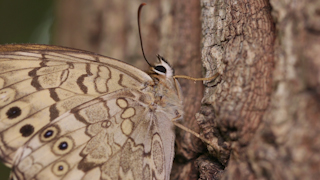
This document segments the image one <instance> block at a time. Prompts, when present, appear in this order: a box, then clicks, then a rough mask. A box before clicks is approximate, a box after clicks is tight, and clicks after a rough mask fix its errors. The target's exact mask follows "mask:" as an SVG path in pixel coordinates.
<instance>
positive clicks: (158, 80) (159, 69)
mask: <svg viewBox="0 0 320 180" xmlns="http://www.w3.org/2000/svg"><path fill="white" fill-rule="evenodd" d="M158 58H159V61H160V63H159V64H157V65H155V66H154V67H152V68H151V71H150V72H149V73H148V74H149V75H150V77H151V78H152V79H153V81H154V85H152V87H153V88H152V94H154V98H155V101H154V103H155V105H156V106H160V107H161V109H160V110H162V111H163V112H166V114H167V115H168V116H170V117H169V118H170V119H181V118H182V117H183V105H182V102H183V97H182V93H181V88H180V84H179V82H178V81H177V80H176V79H174V78H173V75H174V71H173V69H172V68H171V67H170V65H169V64H168V63H167V62H166V61H165V60H164V59H163V58H162V57H161V56H158Z"/></svg>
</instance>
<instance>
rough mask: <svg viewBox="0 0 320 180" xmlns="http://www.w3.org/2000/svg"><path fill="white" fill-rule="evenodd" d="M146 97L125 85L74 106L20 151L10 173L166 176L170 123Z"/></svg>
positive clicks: (33, 175) (170, 152)
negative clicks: (153, 107)
mask: <svg viewBox="0 0 320 180" xmlns="http://www.w3.org/2000/svg"><path fill="white" fill-rule="evenodd" d="M150 100H151V96H149V95H148V94H145V93H142V92H140V91H137V90H128V89H125V90H120V91H117V92H113V93H110V94H107V95H104V96H100V97H98V98H96V99H93V100H90V101H88V102H86V103H84V104H82V105H80V106H77V107H75V108H72V109H71V110H70V111H68V112H66V113H64V114H63V115H61V116H59V117H58V118H56V119H54V120H53V121H52V122H50V123H49V124H48V125H46V126H45V127H44V128H43V129H41V130H40V131H39V132H37V133H36V134H34V135H33V136H32V138H31V139H30V140H29V141H28V142H27V143H26V144H25V145H24V146H23V147H21V148H20V149H19V150H18V151H20V152H22V153H20V155H19V157H18V158H16V160H15V162H14V170H13V173H14V176H15V177H16V178H17V179H32V178H35V179H90V180H94V179H169V175H170V173H169V172H170V171H171V162H172V158H173V143H174V131H173V126H172V123H171V122H170V120H169V119H167V116H166V115H165V114H162V113H159V112H158V113H154V112H152V110H151V109H150ZM161 129H166V130H167V131H166V132H164V131H161ZM168 129H171V130H169V131H168ZM164 142H166V143H164ZM168 162H170V163H168ZM49 175H52V176H49Z"/></svg>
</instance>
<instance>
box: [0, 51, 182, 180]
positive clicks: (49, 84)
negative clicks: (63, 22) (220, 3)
mask: <svg viewBox="0 0 320 180" xmlns="http://www.w3.org/2000/svg"><path fill="white" fill-rule="evenodd" d="M158 58H159V64H157V65H155V66H154V67H153V68H152V69H151V71H150V73H149V74H147V73H145V72H143V71H141V70H139V69H137V68H135V67H132V66H130V65H128V64H125V63H123V62H120V61H118V60H115V59H112V58H108V57H104V56H100V55H97V54H94V53H90V52H85V51H80V50H76V49H69V48H63V47H58V46H47V45H4V46H0V138H1V139H0V158H1V160H2V161H3V162H4V163H5V164H6V165H7V166H9V167H12V168H13V172H12V178H13V179H90V180H94V179H169V177H170V171H171V166H172V161H173V154H174V139H175V134H174V126H173V124H172V122H171V120H173V119H181V118H182V116H183V110H182V109H183V106H182V95H181V90H180V87H179V83H178V82H177V81H176V79H174V78H173V77H172V76H173V70H172V68H171V67H170V66H169V65H168V63H167V62H166V61H165V60H164V59H163V58H161V57H160V56H159V57H158Z"/></svg>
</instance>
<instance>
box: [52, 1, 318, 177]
mask: <svg viewBox="0 0 320 180" xmlns="http://www.w3.org/2000/svg"><path fill="white" fill-rule="evenodd" d="M141 2H142V1H138V0H132V1H121V0H105V1H103V0H69V1H62V0H61V1H59V3H58V5H57V14H58V17H57V23H56V26H55V27H56V28H55V33H56V38H55V41H54V42H55V44H59V45H64V46H69V47H76V48H80V49H85V50H90V51H94V52H97V53H99V54H103V55H107V56H110V57H114V58H117V59H121V60H124V61H127V62H128V61H130V62H129V63H130V64H135V66H136V67H138V68H140V69H146V68H142V67H146V64H145V62H144V60H143V59H142V55H141V53H140V52H141V50H140V46H139V40H138V34H137V33H138V30H137V24H136V21H137V18H136V12H137V8H138V6H139V4H140V3H141ZM144 2H146V3H147V4H148V5H147V6H146V7H145V8H144V10H143V12H142V19H141V22H142V32H143V40H144V46H145V51H146V54H147V57H148V58H149V59H150V61H154V58H153V57H154V55H155V54H157V53H159V54H161V55H162V56H164V57H165V58H166V59H167V60H168V61H169V62H170V63H171V65H172V66H173V67H174V68H175V70H176V74H183V75H189V76H192V77H199V76H200V75H201V66H200V65H201V63H200V59H202V61H203V64H204V70H205V76H207V77H210V76H212V75H214V74H215V73H216V72H218V73H219V74H220V76H219V78H217V79H216V80H215V81H213V82H205V87H206V88H205V89H204V92H205V93H204V95H202V92H203V88H202V85H201V84H200V83H197V84H194V83H193V82H190V81H183V80H181V81H180V80H179V81H180V82H181V85H182V88H183V91H184V96H185V110H186V115H185V120H184V123H183V124H184V125H185V126H187V127H189V128H191V129H194V130H195V131H199V126H198V125H197V123H196V122H198V123H199V125H200V130H201V133H202V134H203V136H204V137H205V138H207V139H209V140H210V141H211V142H212V143H211V145H207V149H208V150H206V148H204V146H203V144H202V143H201V141H199V140H198V139H197V138H194V137H193V136H191V135H190V134H189V133H186V132H184V131H178V137H177V144H176V146H177V147H176V157H175V162H174V167H173V170H172V174H171V178H172V179H315V178H316V177H319V176H320V156H319V152H320V140H319V139H320V131H319V129H320V121H319V116H320V111H319V109H320V60H319V59H320V55H319V54H320V53H318V51H319V49H320V36H319V35H320V23H319V22H320V13H319V12H320V3H319V2H318V1H312V0H308V1H301V2H300V1H290V0H289V1H288V0H287V1H284V0H271V1H270V2H269V1H268V0H239V1H236V0H201V1H200V2H199V1H198V0H184V1H183V0H177V1H170V0H149V1H144ZM200 18H201V21H200ZM201 23H202V25H201ZM201 33H202V36H203V39H202V49H201V47H200V44H201V38H200V37H201ZM200 52H201V53H202V56H201V54H200ZM202 97H203V99H202V101H201V98H202ZM200 102H202V106H201V108H200V112H199V113H197V115H196V117H197V121H196V120H195V118H194V116H195V114H196V112H198V109H199V107H200Z"/></svg>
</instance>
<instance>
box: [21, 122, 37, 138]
mask: <svg viewBox="0 0 320 180" xmlns="http://www.w3.org/2000/svg"><path fill="white" fill-rule="evenodd" d="M19 132H20V133H21V135H22V136H23V137H29V136H30V135H31V134H33V132H34V127H33V126H32V125H31V124H26V125H24V126H22V127H21V128H20V131H19Z"/></svg>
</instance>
